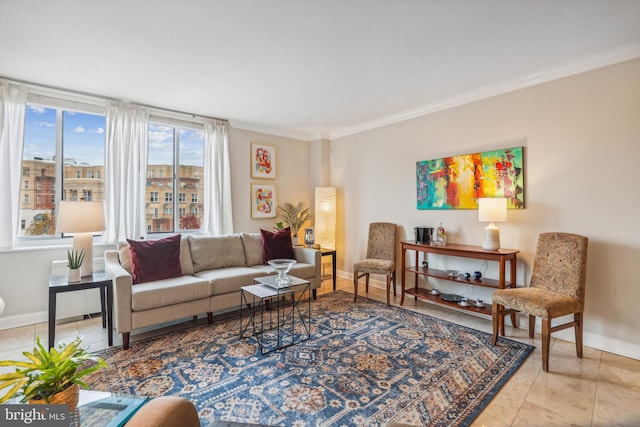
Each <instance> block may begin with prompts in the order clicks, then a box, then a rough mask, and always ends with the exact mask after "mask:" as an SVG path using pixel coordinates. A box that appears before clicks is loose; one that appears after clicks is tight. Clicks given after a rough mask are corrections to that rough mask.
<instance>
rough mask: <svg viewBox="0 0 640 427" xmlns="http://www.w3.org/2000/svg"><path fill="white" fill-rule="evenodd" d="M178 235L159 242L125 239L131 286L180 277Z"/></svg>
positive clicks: (179, 237)
mask: <svg viewBox="0 0 640 427" xmlns="http://www.w3.org/2000/svg"><path fill="white" fill-rule="evenodd" d="M180 239H181V236H180V234H176V235H175V236H171V237H166V238H164V239H160V240H142V241H135V240H129V239H127V242H129V249H130V250H131V273H132V275H133V284H134V285H135V284H138V283H144V282H151V281H153V280H160V279H170V278H172V277H179V276H182V267H181V265H180Z"/></svg>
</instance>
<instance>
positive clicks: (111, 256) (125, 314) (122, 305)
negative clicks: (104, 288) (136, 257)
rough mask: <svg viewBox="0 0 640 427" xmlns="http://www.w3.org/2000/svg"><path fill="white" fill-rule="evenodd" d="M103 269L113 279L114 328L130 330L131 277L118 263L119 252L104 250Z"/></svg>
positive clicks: (131, 324) (122, 331) (121, 330)
mask: <svg viewBox="0 0 640 427" xmlns="http://www.w3.org/2000/svg"><path fill="white" fill-rule="evenodd" d="M104 263H105V270H106V271H107V273H109V275H110V276H111V279H112V281H113V310H114V313H113V318H114V319H115V326H116V330H117V331H118V332H120V333H125V332H131V330H132V327H133V323H132V319H131V312H132V308H131V302H132V297H131V287H132V286H133V277H131V274H129V273H128V272H127V270H125V269H124V267H122V265H120V258H119V253H118V251H116V250H107V251H104Z"/></svg>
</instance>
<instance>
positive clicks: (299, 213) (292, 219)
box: [276, 202, 313, 238]
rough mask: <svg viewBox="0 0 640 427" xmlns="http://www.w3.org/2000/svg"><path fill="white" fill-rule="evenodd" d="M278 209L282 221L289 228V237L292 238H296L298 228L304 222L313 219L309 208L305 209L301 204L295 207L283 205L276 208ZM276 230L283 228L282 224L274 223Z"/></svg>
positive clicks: (289, 204) (290, 204)
mask: <svg viewBox="0 0 640 427" xmlns="http://www.w3.org/2000/svg"><path fill="white" fill-rule="evenodd" d="M278 209H279V210H280V217H281V218H282V220H283V221H284V222H286V223H287V224H288V225H289V227H291V237H293V238H297V237H298V231H300V228H302V226H303V225H304V223H305V222H307V221H309V220H310V219H311V218H313V214H312V213H311V210H310V208H305V207H304V205H303V204H302V202H298V204H297V205H294V204H292V203H285V204H284V205H282V206H278ZM276 228H277V229H278V230H281V229H282V228H283V224H282V222H279V223H276Z"/></svg>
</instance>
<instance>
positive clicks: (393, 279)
mask: <svg viewBox="0 0 640 427" xmlns="http://www.w3.org/2000/svg"><path fill="white" fill-rule="evenodd" d="M391 280H392V281H393V296H394V297H395V296H396V287H397V285H396V272H395V271H394V272H393V274H392V275H391Z"/></svg>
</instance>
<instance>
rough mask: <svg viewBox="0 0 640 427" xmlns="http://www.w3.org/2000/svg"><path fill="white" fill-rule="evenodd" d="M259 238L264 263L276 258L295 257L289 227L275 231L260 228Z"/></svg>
mask: <svg viewBox="0 0 640 427" xmlns="http://www.w3.org/2000/svg"><path fill="white" fill-rule="evenodd" d="M260 240H262V260H263V261H264V262H265V263H266V262H267V261H270V260H272V259H278V258H286V259H295V256H294V255H293V245H292V244H291V229H290V228H289V227H287V228H283V229H282V230H278V231H276V232H275V233H272V232H271V231H268V230H263V229H260Z"/></svg>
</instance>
